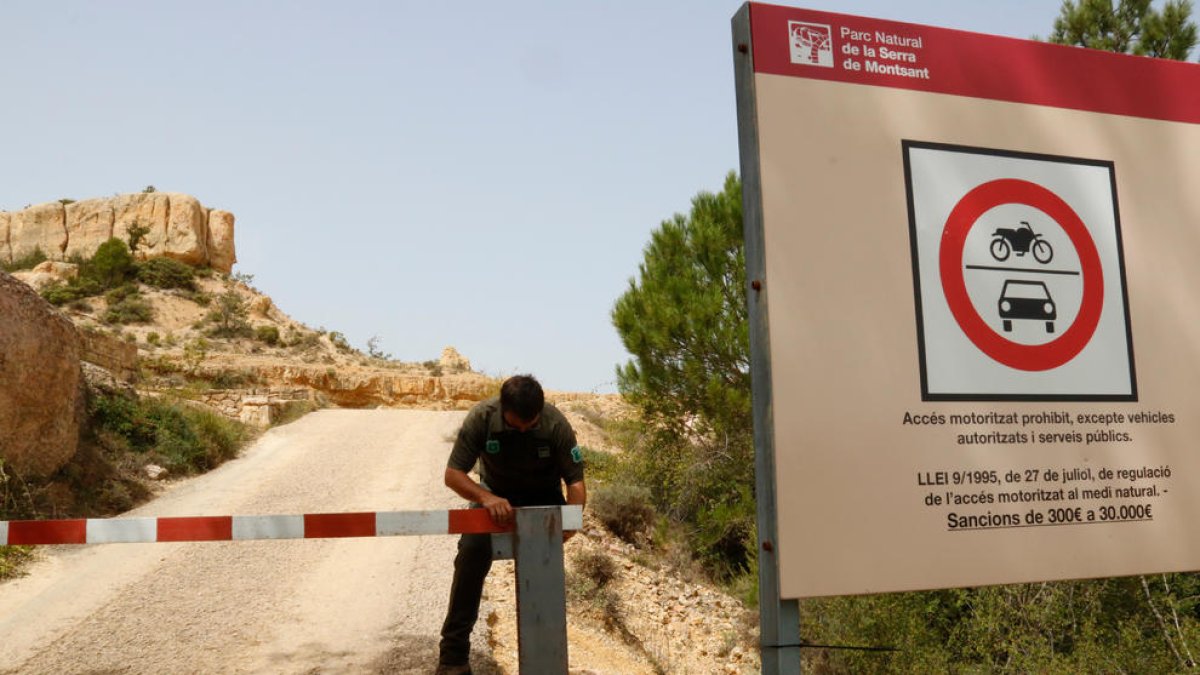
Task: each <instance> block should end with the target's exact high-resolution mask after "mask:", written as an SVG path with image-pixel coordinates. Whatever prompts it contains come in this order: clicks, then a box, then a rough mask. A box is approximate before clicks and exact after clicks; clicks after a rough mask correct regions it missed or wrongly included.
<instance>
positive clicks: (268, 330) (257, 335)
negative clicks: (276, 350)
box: [254, 326, 279, 347]
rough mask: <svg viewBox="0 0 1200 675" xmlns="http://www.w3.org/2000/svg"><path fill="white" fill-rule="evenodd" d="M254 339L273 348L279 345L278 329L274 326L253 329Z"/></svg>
mask: <svg viewBox="0 0 1200 675" xmlns="http://www.w3.org/2000/svg"><path fill="white" fill-rule="evenodd" d="M254 339H255V340H258V341H259V342H264V343H266V344H268V345H271V346H272V347H274V346H275V345H277V344H279V329H278V328H276V327H275V326H259V327H258V328H256V329H254Z"/></svg>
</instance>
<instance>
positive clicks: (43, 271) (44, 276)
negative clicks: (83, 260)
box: [12, 260, 79, 293]
mask: <svg viewBox="0 0 1200 675" xmlns="http://www.w3.org/2000/svg"><path fill="white" fill-rule="evenodd" d="M12 275H13V277H15V278H16V279H18V280H20V281H23V282H25V283H26V284H27V285H28V286H30V287H31V288H33V290H35V291H38V292H39V293H40V292H41V291H42V289H44V288H46V287H47V286H53V285H54V284H62V283H66V282H67V281H69V280H71V279H74V278H75V277H77V276H79V266H78V265H72V264H71V263H65V262H58V261H57V260H47V261H45V262H43V263H41V264H39V265H38V266H37V267H34V268H33V269H31V270H21V271H19V272H13V274H12Z"/></svg>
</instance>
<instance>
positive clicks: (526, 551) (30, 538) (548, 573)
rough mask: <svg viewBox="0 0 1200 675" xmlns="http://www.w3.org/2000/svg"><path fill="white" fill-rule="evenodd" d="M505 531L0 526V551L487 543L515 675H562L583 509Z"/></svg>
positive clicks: (319, 525) (404, 525) (359, 525)
mask: <svg viewBox="0 0 1200 675" xmlns="http://www.w3.org/2000/svg"><path fill="white" fill-rule="evenodd" d="M515 512H516V517H515V518H514V519H513V521H514V522H513V523H512V524H511V525H508V526H503V527H502V526H499V525H496V524H495V523H493V522H492V518H491V516H489V515H488V512H487V510H485V509H451V510H446V511H366V512H360V513H306V514H302V515H270V516H183V517H158V518H75V519H69V520H11V521H0V545H7V546H28V545H51V544H135V543H155V542H164V543H165V542H188V541H192V542H200V541H254V540H263V539H328V538H343V537H395V536H406V535H439V534H507V535H508V536H505V537H493V546H492V549H493V552H494V553H495V554H496V557H513V558H514V559H515V560H516V577H517V642H518V663H519V667H520V671H521V672H522V673H536V674H538V675H541V674H543V673H545V674H546V675H556V674H561V675H567V665H568V659H567V599H566V573H565V570H564V568H563V537H562V535H563V531H564V530H578V529H581V528H582V527H583V507H582V506H577V505H569V506H536V507H523V508H518V509H515Z"/></svg>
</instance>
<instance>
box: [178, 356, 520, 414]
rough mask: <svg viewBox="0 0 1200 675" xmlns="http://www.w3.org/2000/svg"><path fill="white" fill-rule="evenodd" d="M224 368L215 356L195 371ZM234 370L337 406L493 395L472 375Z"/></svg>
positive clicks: (488, 382)
mask: <svg viewBox="0 0 1200 675" xmlns="http://www.w3.org/2000/svg"><path fill="white" fill-rule="evenodd" d="M226 368H228V363H227V362H226V360H225V359H222V358H221V357H220V356H217V357H216V358H211V357H210V359H209V361H208V362H206V363H205V364H204V365H202V366H201V367H200V373H199V374H201V375H207V376H209V377H216V376H217V375H219V373H221V372H222V371H224V370H225V369H226ZM239 370H241V371H244V372H246V373H248V374H250V375H251V376H252V378H253V379H254V381H256V382H260V383H263V384H266V385H268V386H271V387H303V388H305V389H310V390H313V391H315V392H318V393H319V394H320V395H322V396H323V397H324V398H325V399H327V400H328V401H329V402H330V403H332V404H333V405H336V406H339V407H342V408H374V407H384V408H392V407H421V408H441V409H446V410H456V409H458V410H465V409H467V408H470V407H471V405H473V404H474V403H475V402H476V401H481V400H483V399H485V398H487V397H488V396H491V395H493V394H494V393H495V388H496V386H495V382H494V380H492V379H491V378H489V377H486V376H484V375H480V374H478V373H472V372H463V373H454V374H446V375H442V376H440V377H435V376H432V375H424V374H416V373H397V372H393V371H390V370H387V369H375V368H358V367H344V366H343V367H339V368H334V367H332V366H323V365H310V364H284V363H260V364H255V365H248V364H245V363H243V364H241V365H240V366H239Z"/></svg>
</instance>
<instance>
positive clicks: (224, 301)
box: [204, 287, 254, 338]
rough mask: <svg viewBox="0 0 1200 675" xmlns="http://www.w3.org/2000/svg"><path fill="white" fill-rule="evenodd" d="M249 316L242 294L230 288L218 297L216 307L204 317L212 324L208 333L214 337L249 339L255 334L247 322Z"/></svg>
mask: <svg viewBox="0 0 1200 675" xmlns="http://www.w3.org/2000/svg"><path fill="white" fill-rule="evenodd" d="M249 314H250V310H249V309H247V308H246V301H245V300H244V299H243V298H242V295H241V293H238V292H237V291H236V290H234V289H233V287H230V288H228V289H227V290H226V291H225V292H224V293H222V294H221V295H219V296H217V304H216V306H215V307H213V308H212V309H211V310H209V312H208V314H207V315H206V316H205V317H204V322H205V323H206V324H211V326H210V327H209V328H208V330H207V331H206V332H207V334H208V335H210V336H212V337H223V338H233V337H249V336H251V335H253V334H254V331H253V329H252V328H250V322H249V321H248V320H247V317H248V316H249Z"/></svg>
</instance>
